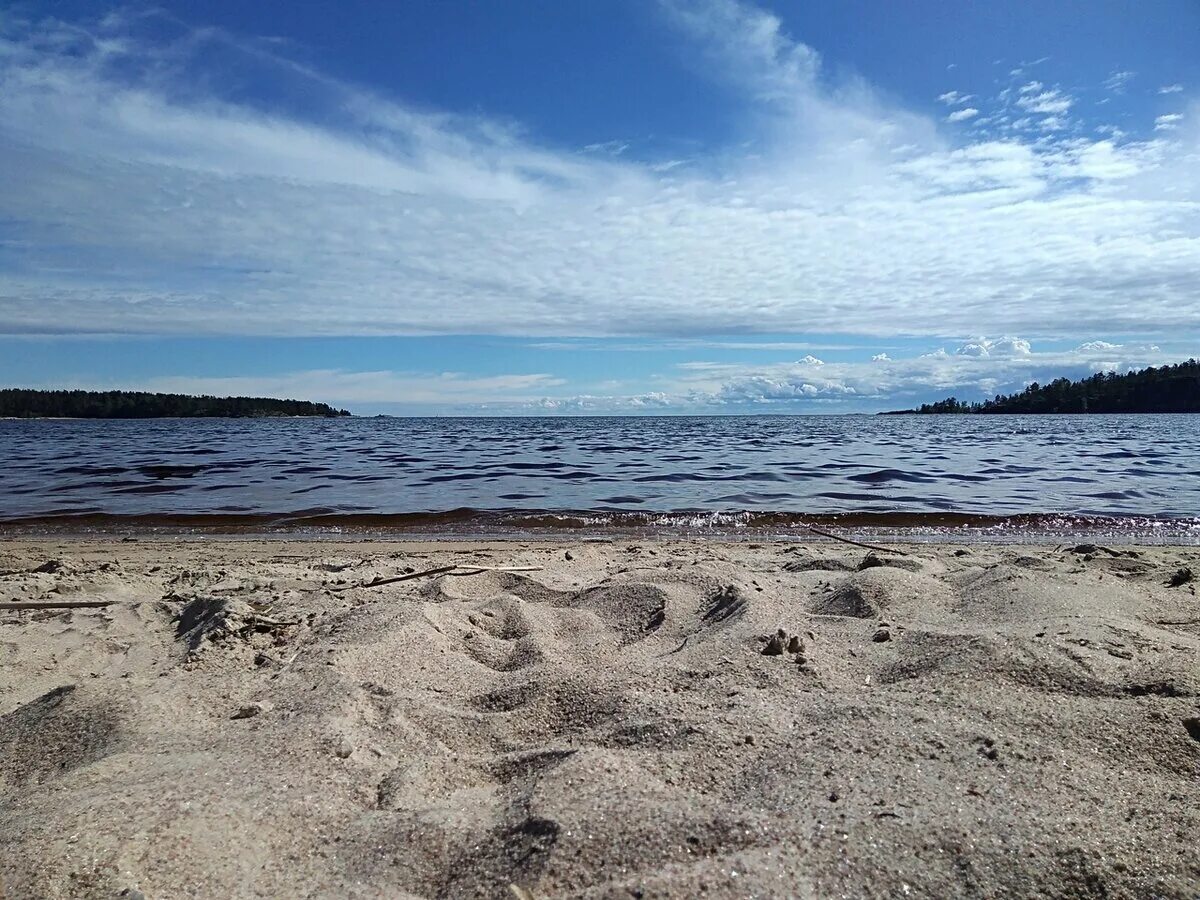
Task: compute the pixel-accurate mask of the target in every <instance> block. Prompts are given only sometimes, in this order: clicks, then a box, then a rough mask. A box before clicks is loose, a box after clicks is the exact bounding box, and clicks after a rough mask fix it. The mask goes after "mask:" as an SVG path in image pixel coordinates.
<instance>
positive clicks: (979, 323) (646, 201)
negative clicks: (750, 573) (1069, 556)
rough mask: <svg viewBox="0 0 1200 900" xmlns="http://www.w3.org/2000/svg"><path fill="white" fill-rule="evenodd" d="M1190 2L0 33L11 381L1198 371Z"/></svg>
mask: <svg viewBox="0 0 1200 900" xmlns="http://www.w3.org/2000/svg"><path fill="white" fill-rule="evenodd" d="M1197 46H1200V4H1197V3H1195V2H1194V0H1155V2H1154V3H1153V4H1147V3H1144V2H1138V0H1128V2H1117V0H1086V2H1084V0H1079V2H1074V0H1072V2H1067V0H1049V2H1046V3H1040V4H1030V3H1028V2H1026V0H990V2H986V3H985V2H962V3H955V4H948V3H945V2H943V0H908V2H905V3H903V4H899V3H895V2H894V0H843V2H839V3H809V2H803V0H786V2H785V0H775V2H770V3H767V2H761V3H750V2H739V0H604V2H599V0H597V2H588V3H583V2H579V3H575V2H569V3H563V2H561V0H509V2H505V3H478V2H467V0H407V2H405V3H400V4H381V3H378V2H353V0H347V2H341V3H338V4H329V3H325V2H304V0H293V2H291V3H289V4H288V5H287V15H286V16H281V15H280V13H279V7H277V6H276V5H275V4H258V3H245V2H226V0H209V2H206V3H203V4H196V3H192V2H173V0H164V2H158V3H156V4H154V5H139V4H120V5H111V6H109V5H105V4H103V3H97V2H95V0H88V2H62V0H60V2H50V0H47V2H20V0H18V2H16V3H15V4H14V3H9V4H7V5H6V6H5V7H4V8H3V9H0V384H3V385H5V386H22V387H54V388H57V387H68V388H89V389H112V388H124V389H136V390H163V391H180V392H188V393H214V394H221V395H226V394H253V395H267V396H280V397H296V398H302V399H311V400H319V401H325V402H329V403H333V404H335V405H337V406H343V407H347V408H349V409H351V410H352V411H354V412H356V413H361V414H375V413H389V414H413V415H475V414H487V415H558V414H564V415H569V414H673V413H682V414H714V413H715V414H722V413H729V414H745V413H762V414H767V413H822V412H827V413H846V412H873V411H878V410H882V409H894V408H899V407H908V406H912V405H915V404H917V403H920V402H924V401H928V400H934V399H939V398H942V397H946V396H950V395H954V396H957V397H959V398H960V399H981V398H984V397H991V396H993V395H994V394H997V393H1006V392H1009V391H1013V390H1020V389H1022V388H1023V387H1024V386H1025V385H1027V384H1029V383H1030V382H1031V381H1041V382H1045V381H1048V380H1051V379H1053V378H1055V377H1060V376H1067V377H1082V376H1085V375H1088V374H1090V373H1093V372H1097V371H1107V370H1116V371H1125V370H1127V369H1130V368H1140V367H1143V366H1146V365H1161V364H1164V363H1168V362H1174V361H1179V360H1182V359H1187V358H1189V357H1193V356H1200V102H1198V100H1200V53H1197V52H1196V47H1197Z"/></svg>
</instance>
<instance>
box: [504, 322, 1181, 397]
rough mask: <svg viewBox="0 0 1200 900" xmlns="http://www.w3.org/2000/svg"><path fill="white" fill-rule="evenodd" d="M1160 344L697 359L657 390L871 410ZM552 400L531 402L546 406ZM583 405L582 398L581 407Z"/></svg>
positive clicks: (1011, 384) (992, 389)
mask: <svg viewBox="0 0 1200 900" xmlns="http://www.w3.org/2000/svg"><path fill="white" fill-rule="evenodd" d="M1178 358H1179V355H1178V354H1176V355H1174V356H1169V355H1164V354H1163V353H1162V351H1160V350H1159V348H1158V347H1156V346H1153V345H1147V346H1128V345H1120V344H1111V343H1108V342H1106V341H1089V342H1087V343H1084V344H1081V345H1080V346H1078V347H1076V348H1074V349H1071V350H1057V351H1056V350H1049V351H1035V350H1034V349H1033V347H1032V346H1031V343H1030V342H1029V341H1027V340H1024V339H1022V338H1016V337H1005V338H998V339H989V338H977V339H975V340H971V341H967V342H964V343H963V344H962V345H961V346H960V347H959V348H958V349H957V350H956V351H955V352H954V353H946V352H945V350H938V351H935V352H932V353H926V354H922V355H919V356H915V357H908V358H904V359H889V358H887V356H886V355H884V354H879V355H876V356H875V357H872V359H871V360H870V361H869V362H850V363H826V364H825V366H823V367H822V368H821V369H820V371H819V373H818V372H814V371H813V369H812V368H811V367H806V366H804V365H803V364H801V363H782V364H777V365H771V366H750V365H745V366H739V365H729V364H724V363H721V364H714V363H702V362H696V363H691V364H686V365H684V366H681V367H680V368H681V370H682V371H683V373H684V375H683V377H682V378H681V379H680V380H678V381H677V382H676V383H674V384H673V385H672V386H671V387H670V388H669V389H666V390H662V391H659V392H656V393H655V394H654V395H653V396H654V402H655V404H656V406H657V407H658V408H660V409H673V410H678V411H688V410H691V411H696V412H703V411H710V412H711V411H714V410H721V409H726V410H732V409H748V410H760V411H772V410H775V411H781V412H782V411H803V410H810V411H811V410H826V411H836V410H839V409H847V410H862V411H871V410H878V409H888V408H899V407H903V406H908V405H912V404H913V403H917V402H921V401H922V400H924V399H931V398H935V397H942V396H949V395H951V394H955V395H957V396H958V397H959V399H971V400H978V399H983V398H985V397H991V396H993V395H994V394H996V393H1010V392H1013V391H1019V390H1021V389H1023V388H1024V386H1025V385H1027V384H1029V383H1030V382H1031V381H1041V382H1047V381H1051V380H1053V379H1055V378H1058V377H1063V376H1066V377H1070V378H1083V377H1087V376H1088V375H1091V374H1094V373H1096V372H1101V371H1127V370H1129V369H1136V368H1142V367H1144V366H1148V365H1162V364H1164V363H1167V362H1172V361H1176V360H1177V359H1178ZM544 402H545V401H541V400H537V401H531V402H530V404H527V405H528V406H540V405H541V404H543V403H544ZM577 403H582V404H583V405H582V406H581V407H577V405H576V404H577ZM644 403H645V401H644V400H643V399H642V397H641V395H637V396H634V397H621V396H609V397H603V396H594V395H592V396H587V397H586V398H570V397H568V398H558V399H556V400H554V401H553V404H554V407H555V408H556V409H558V410H560V411H587V412H634V411H637V408H638V406H640V405H643V404H644Z"/></svg>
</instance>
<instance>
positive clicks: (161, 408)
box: [0, 388, 350, 419]
mask: <svg viewBox="0 0 1200 900" xmlns="http://www.w3.org/2000/svg"><path fill="white" fill-rule="evenodd" d="M348 415H350V413H349V412H347V411H346V410H344V409H334V408H333V407H332V406H329V405H328V404H325V403H312V402H309V401H308V400H274V399H272V398H270V397H210V396H208V395H203V396H191V395H189V394H152V393H148V392H145V391H36V390H24V389H21V388H7V389H4V390H0V417H4V418H18V419H38V418H48V417H54V418H69V419H156V418H166V417H175V416H178V417H185V418H197V417H210V416H211V417H215V416H227V417H232V418H239V419H257V418H266V417H271V416H322V417H326V418H331V417H334V416H348Z"/></svg>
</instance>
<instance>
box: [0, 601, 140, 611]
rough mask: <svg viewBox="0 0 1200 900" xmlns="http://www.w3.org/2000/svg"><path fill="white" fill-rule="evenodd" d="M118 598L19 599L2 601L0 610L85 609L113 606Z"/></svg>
mask: <svg viewBox="0 0 1200 900" xmlns="http://www.w3.org/2000/svg"><path fill="white" fill-rule="evenodd" d="M118 602H119V601H117V600H19V601H17V602H15V603H0V611H3V610H6V609H85V608H88V607H97V606H112V605H113V604H114V603H118Z"/></svg>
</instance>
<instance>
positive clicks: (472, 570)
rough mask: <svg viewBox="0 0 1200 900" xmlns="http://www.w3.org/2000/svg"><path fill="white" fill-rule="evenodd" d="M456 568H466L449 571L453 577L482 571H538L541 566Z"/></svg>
mask: <svg viewBox="0 0 1200 900" xmlns="http://www.w3.org/2000/svg"><path fill="white" fill-rule="evenodd" d="M455 568H458V569H466V570H467V571H465V572H450V573H448V574H449V575H451V576H453V577H454V578H460V577H462V576H463V575H481V574H483V573H484V572H540V571H542V567H541V566H456V567H455Z"/></svg>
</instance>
